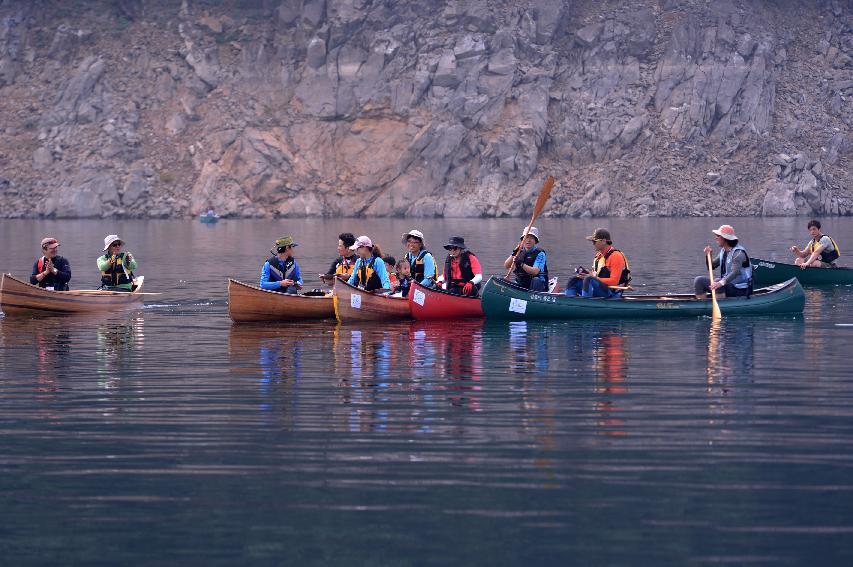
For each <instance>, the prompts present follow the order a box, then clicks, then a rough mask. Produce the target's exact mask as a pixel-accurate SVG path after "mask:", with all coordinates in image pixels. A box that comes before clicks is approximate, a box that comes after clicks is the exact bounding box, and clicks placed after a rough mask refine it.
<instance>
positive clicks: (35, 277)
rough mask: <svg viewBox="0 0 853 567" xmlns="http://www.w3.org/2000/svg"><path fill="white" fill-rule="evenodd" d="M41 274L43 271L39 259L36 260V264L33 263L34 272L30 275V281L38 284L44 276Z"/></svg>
mask: <svg viewBox="0 0 853 567" xmlns="http://www.w3.org/2000/svg"><path fill="white" fill-rule="evenodd" d="M39 276H41V272H39V261H38V260H36V262H35V264H33V273H32V274H31V275H30V283H31V284H33V285H38V284H39V282H40V281H41V280H42V279H43V278H44V276H42V277H39Z"/></svg>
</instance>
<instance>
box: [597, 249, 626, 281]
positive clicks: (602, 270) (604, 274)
mask: <svg viewBox="0 0 853 567" xmlns="http://www.w3.org/2000/svg"><path fill="white" fill-rule="evenodd" d="M614 252H619V253H620V254H622V259H623V260H624V261H625V269H624V270H622V274H620V276H619V285H620V286H624V285H628V284H629V283H631V269H630V268H629V267H628V257H627V256H625V253H624V252H622V251H621V250H619V249H617V248H612V247H611V248H610V250H608V251H607V254H605V255H604V256H598V257H597V258H593V260H592V269H593V270H595V273H596V274H598V277H599V278H609V277H610V268H609V267H608V266H607V259H608V258H610V255H611V254H613V253H614Z"/></svg>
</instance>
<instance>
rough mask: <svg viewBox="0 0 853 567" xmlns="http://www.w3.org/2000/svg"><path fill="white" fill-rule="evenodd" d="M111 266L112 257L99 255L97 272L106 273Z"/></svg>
mask: <svg viewBox="0 0 853 567" xmlns="http://www.w3.org/2000/svg"><path fill="white" fill-rule="evenodd" d="M112 265H113V261H112V256H106V255H104V254H101V255H100V256H98V271H99V272H106V271H107V270H109V269H110V266H112Z"/></svg>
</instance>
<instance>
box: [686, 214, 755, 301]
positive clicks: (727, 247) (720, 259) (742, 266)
mask: <svg viewBox="0 0 853 567" xmlns="http://www.w3.org/2000/svg"><path fill="white" fill-rule="evenodd" d="M711 232H712V233H713V234H714V238H715V240H716V241H717V246H718V247H719V248H720V252H719V254H718V255H717V257H716V258H713V259H712V261H711V264H712V266H713V268H714V269H716V268H720V277H719V278H717V279H715V280H714V281H713V282H712V281H711V278H710V277H708V276H699V277H697V278H696V279H694V280H693V290H694V292H695V293H696V297H697V298H699V299H704V298H707V297H708V294H709V293H710V292H711V290H712V289H713V290H719V289H722V290H723V293H725V295H726V297H738V296H749V295H751V294H752V264H751V263H750V261H749V254H747V252H746V249H745V248H744V247H743V246H742V245H741V244H740V243H739V241H738V237H737V235H736V234H735V229H734V228H732V226H731V225H728V224H724V225H722V226H721V227H720V228H718V229H716V230H712V231H711ZM711 252H712V249H711V247H710V246H706V247H705V250H704V253H705V258H707V257H708V255H709V254H710V253H711ZM705 265H706V266H707V261H706V263H705Z"/></svg>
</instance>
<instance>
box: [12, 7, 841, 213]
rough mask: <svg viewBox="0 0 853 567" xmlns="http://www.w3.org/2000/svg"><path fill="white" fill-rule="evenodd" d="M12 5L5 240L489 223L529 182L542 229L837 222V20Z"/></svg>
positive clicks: (818, 11) (759, 13)
mask: <svg viewBox="0 0 853 567" xmlns="http://www.w3.org/2000/svg"><path fill="white" fill-rule="evenodd" d="M48 4H50V2H48ZM34 5H38V6H41V5H42V4H34V3H31V2H24V1H23V0H6V1H5V2H2V1H0V158H2V159H4V160H6V161H5V162H3V163H4V165H5V163H7V162H8V163H11V164H13V166H12V167H10V168H8V170H7V169H5V168H4V170H3V177H4V178H5V179H7V180H8V187H14V188H15V189H14V190H11V189H9V190H4V191H2V192H0V212H2V213H1V214H4V215H8V216H36V215H46V216H52V215H53V216H65V217H69V216H95V217H100V216H110V215H119V216H136V217H166V216H186V215H194V214H197V213H199V212H201V211H203V210H207V209H208V208H211V207H213V208H215V209H216V210H217V211H218V212H219V213H220V214H225V215H229V216H247V217H276V216H300V215H327V216H340V215H346V216H351V215H388V216H401V215H413V216H452V217H461V216H475V217H476V216H513V215H525V214H528V213H529V212H530V209H531V207H532V206H533V202H534V201H535V198H536V193H537V191H538V189H539V187H540V186H541V183H542V180H543V179H544V177H545V176H546V175H547V174H552V175H554V176H555V177H556V178H557V180H558V183H557V186H556V187H555V189H554V192H553V197H552V200H551V201H550V202H549V205H548V209H547V214H549V215H554V216H560V215H565V216H578V217H588V216H601V215H621V216H628V215H711V214H726V215H759V214H764V215H778V214H850V213H851V208H853V205H851V203H853V185H851V184H853V167H850V159H851V151H850V149H851V142H850V132H851V126H853V106H851V104H850V101H851V100H853V63H851V61H853V59H851V58H853V27H851V25H850V21H851V17H853V14H852V13H851V10H853V8H851V5H850V3H849V2H834V1H833V2H814V3H800V4H798V5H797V8H796V10H795V12H796V14H795V15H792V10H790V9H778V7H775V6H770V5H769V4H767V3H764V4H762V3H760V2H759V3H751V4H745V3H743V2H736V1H734V0H719V1H715V2H695V1H692V0H666V1H660V0H637V1H635V2H625V3H621V4H620V3H601V2H593V1H591V0H574V1H570V0H557V1H550V0H530V1H529V2H522V3H519V2H509V1H504V0H458V1H452V2H441V3H433V4H429V3H428V4H424V3H418V2H368V1H365V0H334V1H332V0H264V1H253V2H191V1H190V0H184V1H182V2H180V3H176V2H158V1H156V0H116V1H115V2H111V3H110V4H109V6H110V9H109V10H107V12H109V14H110V17H109V18H106V19H105V16H103V14H100V13H99V12H98V11H97V10H83V9H80V10H78V9H76V8H64V9H63V10H56V11H55V12H56V13H53V12H51V11H50V10H34V9H33V8H32V6H34ZM63 6H64V4H63ZM107 21H109V22H110V23H108V24H105V22H107ZM163 22H169V24H168V25H163ZM87 30H93V31H87Z"/></svg>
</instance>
